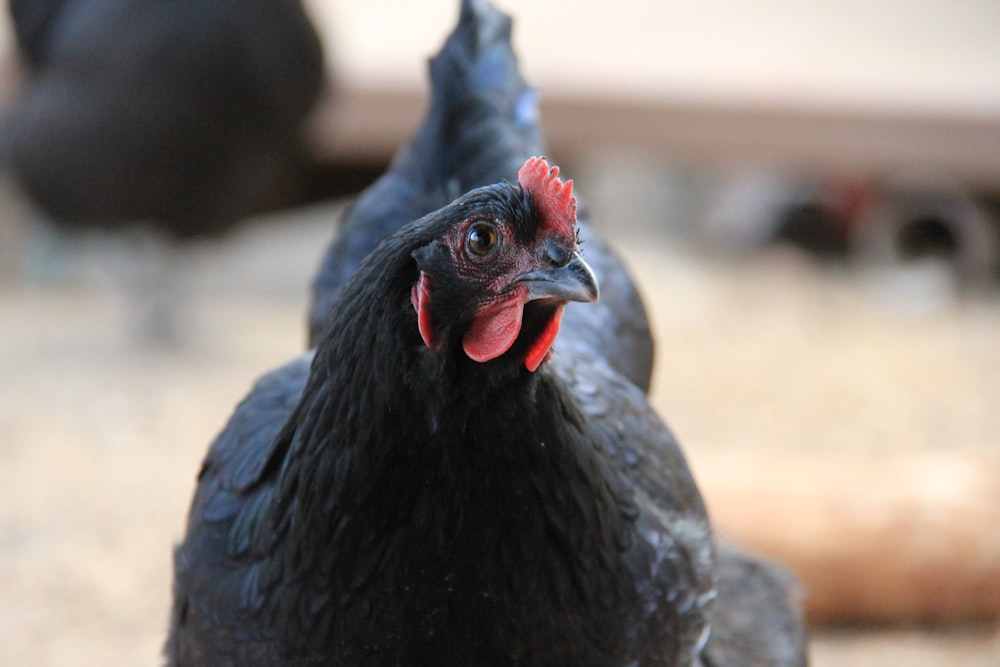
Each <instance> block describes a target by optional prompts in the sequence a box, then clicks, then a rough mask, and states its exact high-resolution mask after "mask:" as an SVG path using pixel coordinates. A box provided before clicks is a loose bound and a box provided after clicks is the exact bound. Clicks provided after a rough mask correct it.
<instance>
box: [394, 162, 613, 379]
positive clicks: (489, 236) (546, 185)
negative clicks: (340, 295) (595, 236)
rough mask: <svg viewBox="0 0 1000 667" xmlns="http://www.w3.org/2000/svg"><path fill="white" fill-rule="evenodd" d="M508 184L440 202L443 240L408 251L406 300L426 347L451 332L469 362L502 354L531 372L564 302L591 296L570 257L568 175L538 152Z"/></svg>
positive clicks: (572, 233)
mask: <svg viewBox="0 0 1000 667" xmlns="http://www.w3.org/2000/svg"><path fill="white" fill-rule="evenodd" d="M518 182H519V184H520V188H519V189H518V188H516V187H513V186H510V185H508V184H503V185H498V186H490V187H487V188H481V189H480V190H476V191H474V192H472V193H470V194H469V195H467V196H466V197H464V198H462V199H460V200H459V201H458V202H455V204H453V205H452V207H448V208H449V209H452V208H453V207H454V208H453V210H451V211H449V212H448V213H449V214H451V215H454V216H455V217H456V220H457V222H456V224H453V225H450V226H449V227H448V230H447V232H446V233H445V234H444V235H443V237H441V238H439V239H438V240H437V241H435V242H433V243H431V244H429V245H427V246H424V247H422V248H420V249H418V250H417V251H415V252H414V253H413V256H414V258H415V259H416V260H417V265H418V267H419V269H420V273H419V277H418V279H417V281H416V283H415V284H414V285H413V289H412V292H411V303H412V305H413V308H414V310H415V311H416V313H417V324H418V328H419V330H420V336H421V338H422V339H423V341H424V343H425V344H426V345H427V346H428V347H429V348H431V349H436V350H438V349H441V347H442V346H443V345H444V344H445V343H446V342H447V341H448V340H449V339H451V338H452V337H456V336H461V343H462V350H463V351H464V353H465V355H466V356H468V357H469V358H470V359H472V360H474V361H477V362H487V361H491V360H493V359H496V358H498V357H500V356H502V355H504V354H506V353H508V352H512V353H513V354H516V355H518V357H519V358H520V360H521V361H523V363H524V365H525V367H527V369H528V370H530V371H534V370H535V369H537V368H538V366H539V365H540V364H541V362H542V361H544V360H545V359H546V358H547V357H548V355H549V353H550V350H551V348H552V343H553V341H554V340H555V337H556V334H558V332H559V323H560V320H561V318H562V313H563V308H564V307H565V306H566V304H567V303H568V302H569V301H597V299H598V287H597V280H596V279H595V277H594V274H593V272H592V271H591V270H590V267H589V266H587V264H586V262H584V261H583V259H582V258H581V257H580V252H579V246H578V242H577V237H576V200H575V199H574V198H573V195H572V181H568V182H564V181H562V180H560V179H559V168H558V167H549V165H548V163H547V162H546V161H545V159H544V158H531V159H529V160H528V161H527V162H526V163H525V164H524V166H523V167H522V168H521V170H520V171H519V172H518Z"/></svg>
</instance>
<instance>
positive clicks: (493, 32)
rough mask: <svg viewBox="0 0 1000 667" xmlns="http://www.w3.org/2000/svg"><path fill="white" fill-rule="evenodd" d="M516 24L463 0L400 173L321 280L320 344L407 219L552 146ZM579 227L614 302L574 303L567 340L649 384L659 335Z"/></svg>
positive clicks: (353, 212)
mask: <svg viewBox="0 0 1000 667" xmlns="http://www.w3.org/2000/svg"><path fill="white" fill-rule="evenodd" d="M510 37H511V21H510V19H509V18H508V17H507V16H505V15H503V14H502V13H500V12H499V11H497V10H496V9H495V8H494V7H492V6H491V5H489V4H488V3H486V2H483V1H481V0H474V1H471V2H465V3H463V4H462V11H461V15H460V17H459V23H458V26H457V28H456V29H455V31H454V32H453V33H452V34H451V36H450V37H449V38H448V39H447V41H446V42H445V44H444V46H443V47H442V49H441V51H440V52H439V53H438V54H437V56H435V57H434V58H433V59H432V60H431V62H430V77H431V92H430V106H429V108H428V110H427V112H426V115H425V117H424V119H423V122H422V123H421V125H420V127H419V128H418V130H417V132H416V134H415V136H414V137H413V139H412V141H410V143H409V144H408V145H406V146H404V147H403V148H402V149H401V150H400V151H399V152H398V153H397V154H396V156H395V158H394V160H393V162H392V164H391V166H390V169H389V170H388V171H387V172H386V173H385V174H384V175H383V176H382V177H381V178H380V179H379V180H378V181H376V182H375V183H374V184H373V185H372V186H371V187H369V188H368V189H367V190H365V191H364V192H363V193H362V194H361V195H360V197H359V198H358V199H357V201H355V202H354V203H353V204H352V206H351V207H350V208H349V209H348V211H347V212H346V215H345V216H344V218H343V220H342V221H341V224H340V229H339V233H338V234H337V236H336V237H335V238H334V240H333V242H332V243H331V245H330V247H329V249H328V250H327V253H326V255H325V257H324V259H323V261H322V264H321V267H320V270H319V273H318V275H317V276H316V278H315V281H314V283H313V301H312V306H311V311H310V318H309V321H310V337H309V338H310V342H311V344H315V343H316V342H317V341H318V340H319V339H320V338H321V335H322V330H323V327H324V326H325V325H324V323H325V322H326V318H327V313H328V311H329V309H330V307H329V306H330V303H331V302H332V301H333V300H334V299H335V298H336V294H337V291H338V290H339V289H340V287H341V286H342V285H344V284H345V283H346V282H347V280H348V278H349V277H350V276H351V275H352V274H353V273H354V271H355V269H356V268H357V267H358V265H359V264H360V263H361V260H362V259H363V258H364V257H365V256H366V255H367V254H368V253H369V252H371V251H372V250H373V249H374V248H375V245H376V244H377V242H378V241H379V240H380V239H382V238H383V237H385V236H387V235H388V234H390V233H391V232H393V231H395V230H397V229H398V228H399V227H401V226H402V225H403V224H405V223H407V222H409V221H411V220H415V219H416V218H419V217H420V216H422V215H424V214H426V213H428V212H430V211H432V210H434V209H437V208H439V207H441V206H444V205H445V204H447V203H448V202H450V201H452V200H453V199H455V198H456V197H458V196H459V195H460V194H462V193H464V192H467V191H468V190H471V189H473V188H476V187H479V186H482V185H487V184H492V183H497V182H499V181H501V180H504V179H506V180H508V181H512V182H513V181H514V180H515V176H516V174H517V170H518V168H519V167H520V166H521V164H523V163H524V161H525V160H526V159H527V158H529V157H531V156H532V155H541V154H543V153H544V152H545V151H544V145H543V138H542V129H541V124H540V116H539V111H538V104H537V94H536V92H535V90H534V89H532V88H531V87H530V86H529V85H528V84H527V83H526V82H525V81H524V79H523V77H522V76H521V74H520V71H519V70H518V64H517V59H516V58H515V56H514V53H513V51H512V50H511V43H510ZM579 220H580V222H579V233H580V239H581V242H582V243H583V244H584V247H585V248H586V251H587V261H588V262H589V263H590V265H591V267H593V269H594V273H595V274H596V275H597V277H598V279H599V280H600V282H601V290H602V293H603V294H604V298H603V299H602V300H601V303H599V304H596V305H593V306H584V307H579V306H577V305H574V304H571V305H570V306H569V307H568V308H567V309H566V316H565V324H566V327H567V329H571V330H573V331H575V332H577V333H576V334H575V336H574V337H573V339H572V340H570V341H565V342H564V345H578V344H579V345H580V346H581V348H582V349H583V350H593V349H602V350H604V356H605V358H606V359H607V360H608V362H609V363H610V364H611V366H612V368H613V369H614V370H616V371H618V372H619V373H621V374H623V375H624V376H625V377H627V378H628V379H630V380H631V381H632V382H634V383H635V384H637V385H638V386H640V387H642V388H644V389H645V388H648V386H649V382H650V378H651V375H652V365H653V339H652V335H651V333H650V329H649V322H648V319H647V317H646V311H645V308H644V306H643V304H642V300H641V298H640V296H639V294H638V292H637V290H636V288H635V284H634V283H633V281H632V278H631V276H630V275H629V272H628V269H627V268H626V266H625V265H624V263H623V262H622V261H621V260H620V259H619V257H618V256H617V255H616V254H615V252H614V251H613V250H612V249H611V248H610V247H609V245H608V244H607V243H606V242H605V241H604V239H603V238H602V237H601V235H600V234H599V233H598V231H597V229H596V228H595V227H594V225H593V224H591V221H590V220H589V216H588V214H587V211H586V209H585V207H582V206H581V209H580V212H579Z"/></svg>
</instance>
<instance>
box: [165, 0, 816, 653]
mask: <svg viewBox="0 0 1000 667" xmlns="http://www.w3.org/2000/svg"><path fill="white" fill-rule="evenodd" d="M508 30H509V24H508V22H507V19H506V18H505V17H502V16H501V15H499V14H498V13H497V12H496V11H495V10H494V9H493V8H492V7H490V6H489V5H487V4H485V3H481V2H465V3H463V11H462V18H461V22H460V25H459V27H458V29H457V30H456V33H455V34H454V35H452V37H451V38H450V39H449V41H448V43H447V45H446V46H445V48H444V49H443V50H442V53H441V54H440V55H439V56H438V57H437V58H436V59H435V60H434V61H433V63H432V77H433V85H434V91H435V92H434V95H433V96H432V106H431V109H430V111H429V113H428V118H427V119H426V120H425V123H424V125H423V126H422V129H421V130H420V132H419V133H418V134H417V137H416V138H415V140H414V142H412V143H411V144H410V145H409V146H408V147H407V148H405V149H404V150H403V151H402V152H401V153H400V154H399V156H397V158H396V160H395V162H394V164H393V168H392V169H391V170H390V171H389V173H387V174H386V176H384V177H383V178H382V179H381V180H380V181H378V183H376V184H375V186H373V187H372V188H371V189H369V190H368V191H367V192H366V193H365V194H364V195H362V197H361V199H360V200H359V201H358V202H357V203H356V204H354V206H353V208H352V209H351V211H350V212H349V214H348V216H347V218H346V220H345V221H344V223H343V225H342V228H341V232H340V234H339V236H338V237H337V239H336V241H335V242H334V244H333V245H332V246H331V248H330V250H329V252H328V255H327V257H326V259H325V261H324V263H323V266H322V269H321V273H320V275H319V276H318V278H317V281H316V285H315V292H314V304H313V311H312V313H311V322H312V337H313V342H314V343H316V344H317V348H316V350H315V351H314V352H311V353H309V354H307V355H305V356H304V357H302V358H299V359H297V360H295V361H293V362H291V363H290V364H288V365H286V366H284V367H283V368H281V369H278V370H277V371H274V372H273V373H271V374H270V375H268V376H265V378H263V379H262V380H261V381H260V382H259V383H258V384H257V385H256V387H255V388H254V389H253V391H252V392H251V393H250V395H249V396H248V397H247V398H246V399H245V400H244V402H243V403H242V404H241V405H240V406H239V407H238V409H237V411H236V413H235V414H234V415H233V417H232V418H231V419H230V421H229V423H228V425H227V426H226V428H225V429H224V430H223V432H222V433H221V434H220V436H219V437H218V438H217V439H216V441H215V442H214V443H213V445H212V448H211V450H210V452H209V454H208V457H207V458H206V461H205V464H204V467H203V470H202V473H201V475H200V476H199V487H198V490H197V493H196V496H195V500H194V503H193V506H192V510H191V516H190V518H189V524H188V532H187V536H186V538H185V541H184V543H183V544H182V545H181V546H180V547H179V548H178V550H177V554H176V573H175V583H174V587H175V590H174V592H175V606H174V610H173V614H172V620H171V625H172V629H171V636H170V639H169V641H168V647H167V651H168V655H169V656H170V659H171V664H172V665H178V666H180V665H207V664H211V665H249V664H253V665H279V664H281V665H300V664H301V665H306V664H317V665H320V664H330V665H368V664H371V665H396V664H402V665H469V664H475V665H494V664H495V665H512V664H524V665H563V664H565V665H569V664H572V665H665V666H669V667H681V666H685V667H686V666H688V665H700V666H701V667H722V666H723V665H726V666H727V667H751V666H755V665H768V666H771V667H801V665H804V664H805V661H806V657H805V645H804V642H805V640H804V633H803V629H802V625H801V619H800V617H799V615H798V611H797V609H796V605H795V601H794V598H793V591H794V587H793V586H792V585H791V583H790V581H789V580H788V578H787V577H786V575H784V574H783V573H782V572H781V571H780V569H778V568H776V567H774V566H771V565H769V564H767V563H765V562H763V561H760V560H757V559H754V558H752V557H750V556H748V555H746V554H743V553H741V552H739V551H738V550H736V549H734V548H731V547H723V548H722V549H721V551H720V553H719V555H718V559H719V563H720V564H719V569H718V572H716V569H715V559H716V557H715V555H714V546H713V540H712V536H711V534H710V528H709V525H708V523H707V519H706V517H705V513H704V507H703V506H702V503H701V500H700V498H699V496H698V492H697V489H696V487H695V486H694V483H693V481H692V480H691V478H690V474H689V472H688V469H687V466H686V464H685V462H684V459H683V456H682V455H681V453H680V451H679V449H678V447H677V445H676V443H675V442H674V440H673V438H672V437H671V435H670V433H669V432H668V431H667V429H666V428H665V427H664V425H663V424H662V422H661V421H660V420H659V418H658V417H657V416H656V415H655V414H654V413H653V412H652V411H651V410H650V408H649V406H648V404H647V402H646V398H645V396H644V394H643V389H645V386H646V383H648V378H649V373H650V370H651V363H652V356H651V341H649V332H648V329H647V328H645V327H646V324H645V315H644V313H643V311H642V305H641V302H640V301H639V300H638V296H637V295H636V294H635V292H634V288H632V287H631V281H630V280H629V278H628V275H627V274H626V273H625V272H624V271H623V270H622V269H621V265H620V263H619V262H618V260H617V259H616V258H615V257H614V256H613V255H611V254H606V253H605V251H604V249H603V247H602V246H600V245H599V244H598V243H595V242H593V241H590V242H587V243H586V245H585V247H584V256H585V258H586V259H587V260H588V261H589V262H591V264H592V265H593V267H594V269H595V272H596V273H598V276H599V278H600V279H601V291H602V302H601V303H600V304H570V305H569V306H568V308H567V314H566V317H565V318H564V326H563V328H562V331H561V333H560V335H559V337H558V338H557V340H556V343H555V348H554V354H553V358H552V360H551V361H550V362H548V363H543V364H542V366H541V367H540V368H539V370H538V371H537V372H536V373H534V374H531V373H528V372H527V371H525V370H524V368H523V366H522V365H521V364H520V363H516V362H514V363H512V360H511V357H515V358H516V356H517V355H518V354H519V353H520V350H519V349H518V348H517V346H515V348H514V349H513V350H512V351H511V352H510V353H509V354H508V355H505V356H504V357H501V358H499V359H496V360H494V361H491V362H488V363H486V364H478V363H475V362H472V361H470V360H469V359H467V358H466V357H464V356H463V355H462V354H461V352H460V350H459V349H458V348H455V349H453V350H451V351H450V353H448V354H445V355H443V356H442V357H440V358H439V357H437V356H435V355H434V354H432V353H431V351H429V350H428V349H426V347H425V346H424V345H423V344H422V342H421V339H420V336H419V334H418V333H417V323H416V316H415V314H414V312H413V307H412V302H411V296H410V290H411V287H412V285H413V282H414V280H416V279H417V278H416V268H415V267H413V266H412V262H410V261H409V260H408V259H407V258H409V257H411V256H412V254H413V249H414V248H416V247H420V246H422V245H423V244H426V243H427V242H428V241H429V240H430V239H433V238H435V236H436V235H438V234H440V233H441V231H442V229H444V228H446V227H447V226H448V225H451V224H455V222H456V219H457V216H460V214H459V213H458V211H459V210H461V211H463V213H462V214H461V215H465V214H468V210H469V206H470V201H471V200H470V197H471V198H473V199H475V200H476V201H479V202H480V203H481V202H482V200H483V199H484V198H485V200H490V199H491V198H493V197H498V198H499V200H502V201H504V202H508V203H510V202H515V203H516V202H517V201H518V194H517V192H518V188H517V187H516V186H508V185H498V186H493V187H491V188H487V190H481V191H479V192H478V193H474V194H473V195H470V196H469V197H465V198H463V199H462V200H461V201H460V202H459V203H457V204H455V205H451V206H448V207H447V208H446V209H444V210H443V211H442V212H439V213H435V214H433V215H431V216H429V217H428V218H426V219H424V220H423V221H420V222H417V223H414V224H413V225H411V226H409V227H407V228H406V229H405V230H404V231H402V232H399V231H398V229H399V227H401V226H402V225H403V224H404V221H405V220H407V219H408V218H406V216H411V217H413V218H415V217H419V215H422V214H423V213H425V212H427V211H428V210H430V209H433V208H435V207H436V206H441V205H444V204H445V203H447V202H448V200H449V199H451V198H453V197H455V196H458V194H459V193H460V192H461V191H462V189H465V188H471V187H473V186H475V185H480V184H483V183H490V182H495V181H499V180H501V179H507V180H510V181H513V180H514V174H515V173H516V171H517V168H518V167H519V166H520V162H521V161H523V158H524V157H526V156H527V155H528V154H531V153H532V152H534V151H536V150H538V149H540V139H539V134H538V133H539V129H538V125H537V115H536V114H537V111H536V109H535V107H534V94H533V93H532V92H531V91H530V90H529V89H528V88H526V87H525V86H524V84H523V82H522V81H521V79H520V76H519V75H518V74H517V70H516V66H515V63H514V61H513V56H512V55H511V54H510V50H509V41H508V39H509V36H508ZM477 54H478V55H477ZM483 54H487V55H488V57H487V56H483ZM480 57H482V58H483V63H484V64H481V65H480V66H479V67H476V66H475V63H476V62H479V61H478V60H477V58H480ZM478 77H483V79H484V80H483V81H480V80H478ZM477 90H479V91H480V92H479V93H475V94H474V93H473V92H469V91H477ZM483 90H487V91H488V92H482V91H483ZM475 119H478V120H475ZM477 179H478V180H477ZM484 193H485V194H484ZM477 205H478V204H477ZM500 208H503V207H500ZM513 208H514V209H516V210H521V211H522V213H523V212H524V206H523V204H521V205H515V206H513ZM505 210H506V209H505ZM393 232H397V233H396V234H395V235H393V236H391V238H390V239H389V240H388V241H387V242H386V243H385V244H383V245H381V246H379V247H378V250H376V251H375V253H376V254H375V255H374V256H372V257H369V258H368V259H367V260H365V261H364V262H362V258H363V257H364V256H366V255H368V254H369V253H370V252H372V251H373V250H375V248H376V246H377V244H378V240H379V239H382V238H384V237H385V236H387V235H389V234H392V233H393ZM587 233H588V230H586V229H584V230H583V231H582V232H581V236H584V237H585V238H586V234H587ZM590 233H591V234H592V232H590ZM400 262H402V265H400ZM359 266H360V267H361V268H360V273H359V274H358V275H355V272H356V271H358V270H359V269H358V267H359ZM352 276H353V277H352ZM591 314H596V315H597V316H596V317H590V315H591ZM526 316H527V315H526ZM629 317H638V320H637V321H638V323H639V324H638V325H636V324H635V323H629V322H628V321H626V322H624V323H622V324H620V325H616V326H610V325H609V324H608V322H609V321H611V320H613V319H614V318H629ZM379 323H381V324H379ZM622 330H624V331H626V334H624V336H625V338H624V341H623V340H619V339H617V338H616V336H617V335H618V334H617V333H615V332H620V331H622ZM630 336H631V337H632V338H630ZM643 338H645V339H646V341H647V342H645V343H643V342H641V341H642V339H643ZM637 340H638V341H640V342H639V343H638V344H636V342H635V341H637ZM717 575H718V576H719V577H720V578H721V581H720V582H719V583H718V599H717V600H715V601H714V602H713V595H714V594H715V593H714V590H715V589H714V588H713V587H714V586H715V580H716V576H717ZM706 623H709V624H710V625H711V626H712V633H713V634H712V635H710V636H709V639H708V644H707V647H705V648H704V650H703V651H702V652H701V655H700V656H699V657H697V658H696V657H695V654H696V653H698V649H699V648H700V647H701V644H702V640H703V639H704V635H703V633H704V632H705V630H706Z"/></svg>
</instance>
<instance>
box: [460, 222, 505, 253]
mask: <svg viewBox="0 0 1000 667" xmlns="http://www.w3.org/2000/svg"><path fill="white" fill-rule="evenodd" d="M498 240H499V238H498V237H497V231H496V230H495V229H494V228H493V227H492V226H491V225H487V224H485V223H479V224H476V225H473V226H472V229H470V230H469V233H468V235H467V236H466V237H465V243H466V245H467V246H468V248H469V250H470V251H471V252H472V254H473V255H479V256H480V257H482V256H483V255H485V254H487V253H488V252H489V251H491V250H493V248H495V247H496V245H497V241H498Z"/></svg>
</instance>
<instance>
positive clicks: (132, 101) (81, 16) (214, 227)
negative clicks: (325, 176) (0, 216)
mask: <svg viewBox="0 0 1000 667" xmlns="http://www.w3.org/2000/svg"><path fill="white" fill-rule="evenodd" d="M9 6H10V14H11V18H12V19H13V24H14V28H15V34H16V36H17V38H18V45H19V49H20V52H21V53H22V54H23V55H24V58H25V60H26V61H27V63H28V65H29V71H28V72H27V76H26V79H25V86H24V89H23V90H22V91H20V92H19V95H18V96H17V98H16V99H15V100H14V101H13V103H12V105H11V107H10V108H9V109H8V110H7V113H6V118H5V119H4V127H3V144H2V158H3V161H4V164H5V166H6V167H8V168H9V169H10V170H11V171H12V173H13V174H14V176H15V178H16V180H17V182H18V183H19V184H20V185H21V186H23V188H24V190H25V191H26V192H27V193H28V194H29V195H30V196H31V198H32V200H33V201H34V202H35V203H36V204H37V205H38V206H39V207H41V208H42V209H43V210H44V211H45V212H46V213H48V214H49V215H50V216H52V217H53V218H55V219H57V220H59V221H62V222H65V223H76V224H83V225H87V226H91V225H121V224H128V223H132V222H134V221H137V220H141V221H145V222H147V223H151V224H153V225H156V226H158V227H160V228H162V229H164V230H165V231H166V233H167V234H168V235H173V236H177V237H189V236H211V235H213V234H216V233H219V232H221V231H223V230H225V229H226V228H227V226H228V225H230V224H232V223H233V222H234V221H235V220H237V219H238V218H239V217H241V216H242V215H245V214H247V213H248V212H250V211H253V210H255V209H257V208H259V207H262V206H265V205H267V204H270V203H272V202H271V201H270V200H271V199H272V198H277V199H279V200H280V198H282V197H288V196H289V193H288V192H287V191H286V189H291V188H293V187H294V186H293V185H291V183H292V182H294V180H295V179H297V178H298V177H299V170H301V169H303V165H304V163H305V162H304V152H303V147H302V146H301V141H300V136H299V133H300V131H301V124H302V121H303V119H304V118H305V116H306V114H307V113H308V111H309V110H310V108H311V107H312V105H313V103H314V102H315V101H316V99H317V98H318V96H319V93H320V90H321V87H322V85H323V77H322V73H323V58H322V49H321V46H320V42H319V37H318V35H317V34H316V32H315V30H314V28H313V26H312V24H311V23H310V21H309V19H308V17H307V16H306V14H305V12H304V11H303V8H302V6H301V3H300V1H299V0H252V1H248V2H234V1H232V0H224V1H222V2H201V1H198V0H143V1H142V2H135V1H132V0H11V2H10V5H9Z"/></svg>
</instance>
